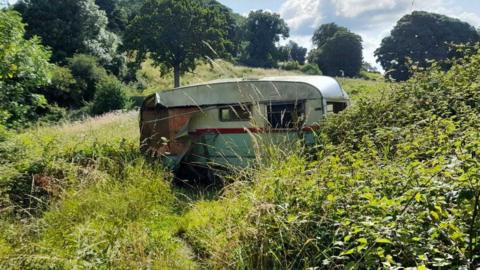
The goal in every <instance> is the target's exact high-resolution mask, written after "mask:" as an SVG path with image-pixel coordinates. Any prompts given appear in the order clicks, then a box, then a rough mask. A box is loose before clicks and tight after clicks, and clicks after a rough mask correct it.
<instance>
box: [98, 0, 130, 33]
mask: <svg viewBox="0 0 480 270" xmlns="http://www.w3.org/2000/svg"><path fill="white" fill-rule="evenodd" d="M95 3H96V4H97V5H98V6H99V7H100V9H102V10H103V11H105V13H106V15H107V18H108V29H109V30H110V31H112V32H115V33H117V34H121V33H123V31H125V28H126V27H127V24H128V13H127V10H126V8H125V7H123V6H122V5H121V1H120V0H95Z"/></svg>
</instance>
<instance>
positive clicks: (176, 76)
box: [173, 64, 180, 88]
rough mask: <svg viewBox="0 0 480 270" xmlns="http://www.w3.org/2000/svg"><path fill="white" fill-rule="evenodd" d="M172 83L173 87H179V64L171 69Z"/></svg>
mask: <svg viewBox="0 0 480 270" xmlns="http://www.w3.org/2000/svg"><path fill="white" fill-rule="evenodd" d="M173 82H174V87H175V88H177V87H180V64H175V65H174V67H173Z"/></svg>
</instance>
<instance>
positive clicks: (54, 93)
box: [37, 66, 82, 107]
mask: <svg viewBox="0 0 480 270" xmlns="http://www.w3.org/2000/svg"><path fill="white" fill-rule="evenodd" d="M51 75H52V80H51V82H50V84H49V85H47V86H45V87H42V88H40V89H39V90H37V92H38V93H40V94H42V95H44V96H45V97H46V98H47V100H48V102H50V103H55V104H57V105H59V106H62V107H78V106H80V105H82V96H81V92H80V89H79V87H78V85H77V81H76V80H75V78H74V77H73V75H72V73H71V71H70V69H68V68H65V67H60V66H55V67H54V68H53V69H52V72H51Z"/></svg>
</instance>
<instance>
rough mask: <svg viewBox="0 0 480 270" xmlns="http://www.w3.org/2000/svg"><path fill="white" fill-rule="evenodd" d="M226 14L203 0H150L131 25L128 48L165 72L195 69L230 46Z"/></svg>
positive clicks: (177, 80)
mask: <svg viewBox="0 0 480 270" xmlns="http://www.w3.org/2000/svg"><path fill="white" fill-rule="evenodd" d="M227 35H228V25H227V22H226V18H225V15H224V13H222V12H220V11H219V9H217V8H215V7H212V6H208V5H205V4H204V3H203V2H202V1H200V0H147V1H145V4H144V5H143V6H142V8H141V10H140V12H139V14H138V15H137V16H136V17H135V18H134V19H133V21H132V23H131V24H130V25H129V26H128V29H127V32H126V34H125V47H126V48H127V50H128V51H129V52H130V53H132V54H135V56H136V63H137V64H140V63H141V62H143V60H144V59H146V57H147V55H148V56H149V57H150V58H151V59H152V60H153V61H154V63H155V65H156V66H158V67H160V68H161V70H162V73H163V74H165V73H166V72H169V71H170V70H172V69H173V70H174V84H175V87H179V86H180V75H181V74H182V73H185V72H188V71H193V70H194V69H195V67H196V62H195V61H196V60H198V59H208V58H217V57H220V56H223V55H224V53H225V51H226V48H227V47H229V46H231V43H230V41H229V40H228V38H227Z"/></svg>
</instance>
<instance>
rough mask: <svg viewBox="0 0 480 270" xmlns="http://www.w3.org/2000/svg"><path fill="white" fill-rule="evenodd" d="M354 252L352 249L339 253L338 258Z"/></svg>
mask: <svg viewBox="0 0 480 270" xmlns="http://www.w3.org/2000/svg"><path fill="white" fill-rule="evenodd" d="M354 252H355V249H354V248H352V249H349V250H347V251H343V252H342V253H340V256H345V255H350V254H353V253H354Z"/></svg>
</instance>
